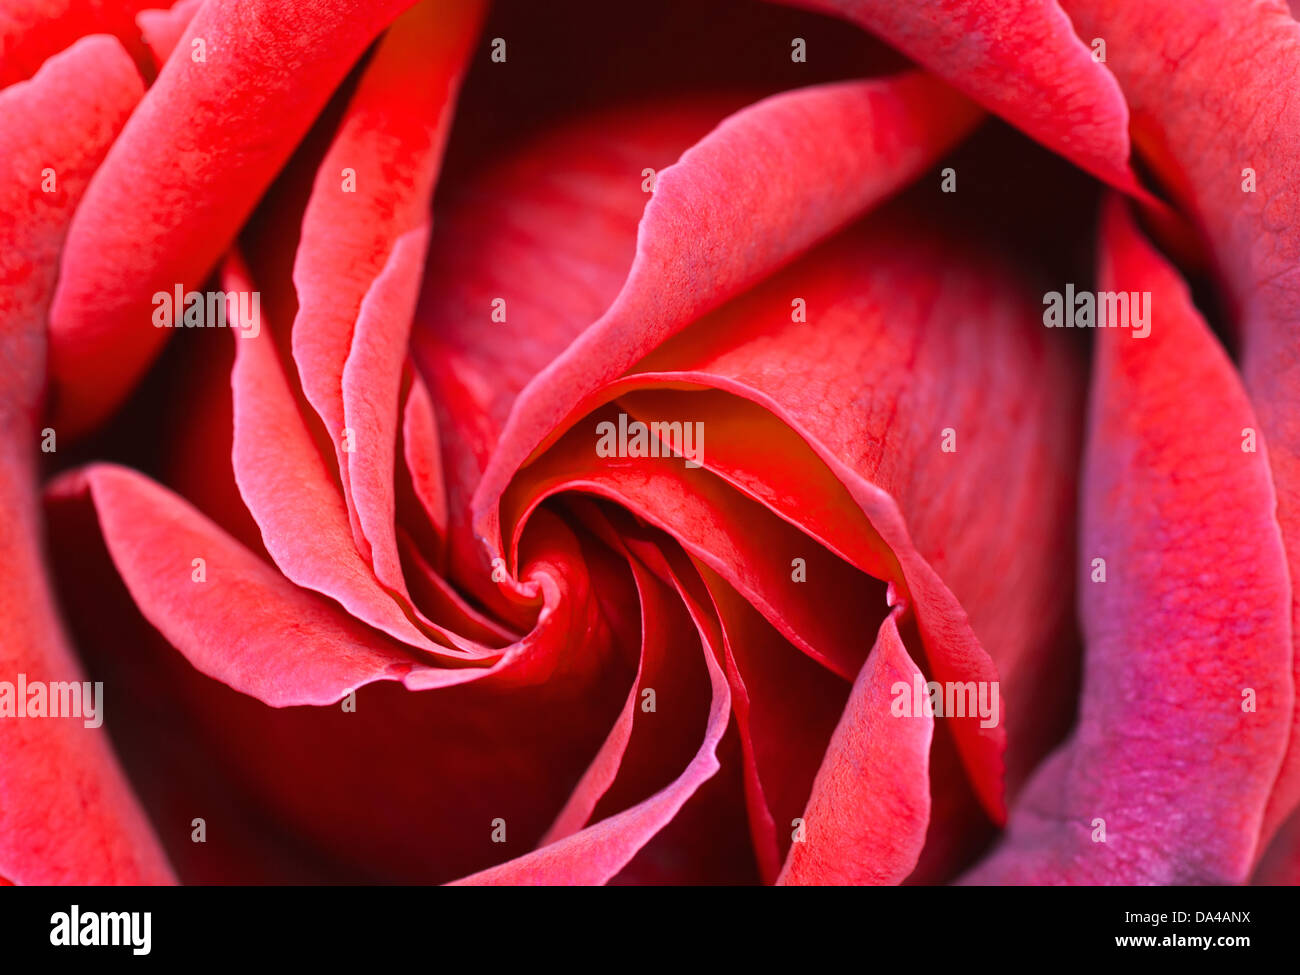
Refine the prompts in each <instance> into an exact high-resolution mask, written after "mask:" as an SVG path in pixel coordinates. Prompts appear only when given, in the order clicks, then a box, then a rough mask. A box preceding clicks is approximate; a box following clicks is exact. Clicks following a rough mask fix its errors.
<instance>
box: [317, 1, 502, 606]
mask: <svg viewBox="0 0 1300 975" xmlns="http://www.w3.org/2000/svg"><path fill="white" fill-rule="evenodd" d="M482 12H483V11H482V5H481V4H479V3H463V2H460V0H452V2H445V0H425V2H423V3H421V4H419V5H417V6H416V7H414V8H412V9H411V10H410V11H409V12H408V13H406V14H405V15H404V16H402V17H401V18H399V19H398V20H397V21H396V22H395V23H394V24H393V27H392V28H391V29H390V30H389V32H388V33H387V34H386V35H385V38H384V40H383V42H382V43H381V44H380V45H379V48H378V50H377V51H376V52H375V56H374V58H373V59H372V60H371V62H370V64H369V65H368V66H367V68H366V72H365V74H364V76H363V77H362V79H361V82H360V84H359V86H358V88H357V92H356V94H355V95H354V96H353V98H352V101H351V103H350V104H349V105H348V108H347V112H346V114H345V115H344V118H343V122H342V123H341V125H340V127H339V131H338V134H337V135H336V136H335V138H334V142H333V145H331V147H330V149H329V152H328V153H326V155H325V158H324V159H323V160H322V162H321V165H320V168H319V170H318V171H317V175H316V182H315V185H314V187H313V190H312V195H311V199H310V200H309V201H308V204H307V209H306V212H305V214H304V215H303V224H302V238H301V242H300V244H299V247H298V252H297V256H296V258H295V261H294V271H293V281H294V285H295V287H296V288H297V292H298V313H297V316H296V317H295V319H294V323H293V333H292V334H293V355H294V361H295V362H296V363H297V366H298V374H299V377H300V379H301V382H302V389H303V393H304V395H305V396H306V397H307V400H308V401H309V402H310V403H311V404H312V406H313V407H314V409H315V410H316V412H317V414H318V415H319V416H320V418H321V421H322V422H323V423H324V426H325V431H326V435H327V436H328V437H329V438H330V439H331V440H332V441H333V442H334V447H335V452H336V458H337V463H338V466H339V470H340V476H341V480H342V486H343V492H344V497H345V498H346V499H347V502H348V513H349V518H350V521H351V524H352V528H353V534H354V535H355V536H356V538H357V543H358V546H359V547H360V548H361V549H362V550H363V552H364V553H365V554H366V556H367V557H368V558H369V556H370V547H371V546H372V545H376V544H377V545H379V546H380V547H379V551H378V552H376V553H375V554H376V557H377V558H378V559H379V560H380V564H379V565H377V566H376V569H377V572H378V574H379V577H380V579H381V580H383V581H384V582H385V583H386V584H388V585H394V580H393V576H392V570H393V567H394V564H395V562H396V551H395V545H394V543H393V542H392V539H391V537H388V535H382V536H381V535H379V534H378V533H379V532H380V531H381V529H380V526H381V525H385V524H391V521H392V517H391V511H390V510H389V506H390V505H391V504H392V501H391V498H388V499H385V497H384V494H385V492H384V491H383V490H382V489H377V488H376V486H375V485H376V484H383V483H391V479H392V456H391V449H392V444H393V442H394V441H395V437H396V424H397V418H396V413H395V395H396V394H395V392H394V390H393V389H392V388H391V387H393V386H394V385H395V384H397V383H399V381H400V378H401V369H402V363H403V361H404V357H403V356H400V355H399V354H398V352H399V350H402V349H404V348H405V346H406V341H407V334H408V330H409V328H410V322H411V310H412V309H411V307H409V306H410V305H413V304H414V298H415V294H416V293H417V291H418V288H419V272H420V269H421V266H422V264H423V260H424V252H425V247H426V244H427V234H421V233H416V231H417V229H418V228H419V227H421V226H423V225H425V224H426V222H427V219H428V216H427V215H428V210H429V201H430V198H431V196H432V194H433V187H434V184H435V182H436V180H437V175H438V169H439V166H440V163H441V159H442V151H443V145H444V143H445V142H446V137H447V131H448V129H449V127H450V124H451V117H452V112H453V108H454V106H455V100H456V93H457V89H458V88H459V85H460V77H461V74H462V72H463V70H464V68H465V62H466V59H467V58H468V56H469V51H470V48H471V46H472V45H473V43H474V39H475V37H476V36H477V34H478V30H479V23H480V21H481V20H482ZM402 240H406V241H407V244H406V245H405V247H403V246H402V245H401V244H400V242H401V241H402ZM381 281H382V282H383V283H382V284H381ZM408 291H409V301H408V299H407V292H408ZM359 315H360V316H364V317H365V322H364V326H365V327H364V329H363V323H362V322H359V321H358V316H359ZM372 343H379V344H380V346H381V347H382V348H383V349H384V350H386V351H387V353H388V354H386V355H383V354H379V353H374V352H371V351H368V347H369V346H370V345H371V344H372ZM349 349H351V350H352V354H351V360H350V359H349ZM363 356H365V357H366V362H365V363H364V364H363V362H362V361H361V359H362V357H363ZM349 369H350V370H351V376H350V377H349V376H347V375H346V373H347V371H348V370H349ZM372 384H379V385H380V386H381V388H385V389H386V390H387V391H386V392H384V393H379V392H378V391H375V392H372V393H370V394H369V395H368V396H367V395H366V394H364V390H365V389H366V388H368V387H369V386H371V385H372ZM348 400H350V401H351V406H352V408H353V410H354V411H355V410H356V409H358V408H365V407H364V406H363V404H365V403H369V404H370V409H369V420H368V421H367V427H366V429H364V430H361V429H355V430H354V429H352V428H351V426H350V425H349V419H350V418H349V417H348V416H347V414H348V404H347V401H348ZM381 403H382V404H383V407H382V410H380V409H379V407H380V404H381ZM390 403H391V405H390ZM345 429H346V430H349V431H350V432H351V433H352V434H353V436H351V437H348V436H347V435H346V434H345V432H344V431H345ZM358 438H360V439H359V440H358ZM345 440H348V441H350V443H349V444H347V446H350V447H352V448H354V451H353V452H352V453H350V454H349V453H347V452H346V450H345V443H344V441H345ZM354 471H355V472H356V474H357V475H358V476H360V477H362V478H368V479H369V481H370V482H371V484H370V486H369V488H368V489H364V498H365V501H366V505H365V510H364V511H363V510H359V504H358V501H357V499H355V498H354V497H353V485H352V478H353V473H354ZM367 535H369V536H370V537H369V538H367Z"/></svg>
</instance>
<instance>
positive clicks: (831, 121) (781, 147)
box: [474, 75, 975, 539]
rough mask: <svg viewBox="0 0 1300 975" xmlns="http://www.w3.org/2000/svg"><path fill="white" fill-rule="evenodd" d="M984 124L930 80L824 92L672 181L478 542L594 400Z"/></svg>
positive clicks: (741, 135) (551, 376)
mask: <svg viewBox="0 0 1300 975" xmlns="http://www.w3.org/2000/svg"><path fill="white" fill-rule="evenodd" d="M974 120H975V115H974V114H973V112H972V110H971V108H970V106H969V105H967V104H966V103H965V102H964V101H961V100H960V99H958V98H957V97H956V96H955V95H953V94H951V93H950V92H948V91H947V90H946V89H945V88H943V87H941V86H939V85H938V84H937V83H936V82H934V81H932V80H930V79H928V78H926V77H924V76H921V75H907V76H904V77H902V78H899V79H896V80H890V81H884V82H856V83H846V84H836V85H820V86H816V87H813V88H807V89H803V90H799V91H794V92H789V93H786V94H783V95H777V96H775V97H773V98H769V99H766V100H764V101H762V102H759V103H758V104H756V105H753V106H751V107H749V108H748V109H745V110H744V111H741V112H739V113H737V114H736V115H734V116H731V117H730V118H729V119H727V120H726V121H725V122H724V123H723V124H722V125H721V126H719V127H718V128H717V129H716V130H715V131H714V132H712V133H711V134H710V135H709V136H707V137H706V138H705V139H703V140H702V141H701V142H700V143H698V144H697V145H696V146H694V147H693V148H692V149H691V150H689V151H688V152H687V153H686V154H685V155H683V156H682V158H681V160H680V161H679V162H678V163H677V164H676V165H674V166H671V167H669V168H668V169H666V170H664V171H662V172H660V173H659V174H658V176H657V177H656V182H655V193H654V196H653V198H652V199H651V202H650V204H649V205H648V206H647V207H646V212H645V216H644V218H643V220H642V224H641V227H640V229H639V231H638V242H637V257H636V260H635V261H634V263H633V265H632V268H631V270H630V272H629V274H628V279H627V281H626V282H625V284H624V286H623V290H622V291H621V292H620V293H619V296H618V298H617V299H616V300H615V302H614V304H613V306H611V307H610V309H609V310H608V311H607V312H606V313H605V315H604V316H603V317H602V318H601V319H600V321H598V322H597V323H595V324H594V325H592V326H591V327H590V328H588V329H587V330H586V331H585V332H584V333H583V334H582V336H581V337H580V338H579V339H578V340H577V341H576V342H575V343H574V344H573V345H572V346H570V347H569V348H568V349H567V350H566V351H565V352H564V354H563V355H561V356H560V357H559V358H558V359H556V360H555V361H554V362H553V363H551V364H550V365H549V366H548V367H547V368H546V370H545V371H544V372H542V373H541V374H539V375H538V376H537V377H536V378H535V379H534V380H533V381H532V382H531V383H530V384H529V386H528V388H527V389H525V391H524V392H523V394H522V395H521V396H520V397H519V399H518V400H516V401H515V403H514V406H513V409H512V411H511V414H510V420H509V423H508V425H507V428H506V431H505V433H504V434H503V435H502V437H501V444H500V448H499V449H498V450H497V452H496V453H495V454H494V456H493V458H492V462H491V464H490V465H489V467H488V469H487V470H486V472H485V473H484V476H483V479H482V481H481V483H480V484H479V486H478V489H477V491H476V493H475V501H474V510H475V512H476V516H475V518H476V523H477V527H478V534H480V535H481V536H483V537H485V538H488V539H495V538H497V537H498V535H499V532H498V526H497V524H496V511H495V499H496V498H497V497H499V495H500V493H501V491H502V490H503V489H504V487H505V484H506V482H507V481H508V479H509V478H510V476H511V474H512V473H513V472H514V471H515V470H516V469H517V468H518V466H519V465H520V464H521V463H522V462H523V461H524V460H525V459H526V458H527V457H528V455H529V454H531V453H532V452H533V451H534V449H535V448H536V447H537V446H538V445H539V444H541V443H542V442H543V441H544V440H545V438H546V437H547V436H550V435H553V434H554V432H555V431H556V430H557V429H560V428H562V427H563V425H564V424H563V421H564V420H565V419H566V418H570V417H571V415H572V413H573V411H574V409H575V407H577V405H578V404H580V403H581V402H582V401H583V399H584V397H585V396H586V395H587V394H588V393H590V392H591V391H592V390H594V389H596V388H597V387H599V386H600V385H601V384H602V383H604V382H607V381H609V380H611V379H613V378H615V377H616V376H618V374H619V373H621V372H622V371H623V370H624V369H626V368H627V367H628V366H630V365H632V363H633V362H635V361H636V360H637V359H638V358H640V357H641V356H642V355H644V354H645V352H646V351H648V350H649V349H651V348H653V347H654V346H655V345H657V344H658V343H659V342H661V341H663V340H664V339H665V338H667V337H668V336H670V335H672V334H673V333H675V332H677V331H679V330H680V329H681V328H683V327H684V326H686V325H687V324H689V323H690V321H692V320H693V319H694V318H696V317H698V316H699V315H700V314H702V313H704V312H706V311H708V310H710V309H712V308H714V307H717V306H718V305H719V304H721V303H722V302H723V301H725V300H726V299H728V298H730V297H731V296H733V295H734V294H736V293H737V292H739V291H740V290H742V289H743V288H745V287H747V286H749V285H750V284H752V283H754V282H755V281H757V280H759V279H760V278H762V277H763V276H764V275H766V274H768V273H770V272H771V271H772V270H774V269H775V268H776V267H778V266H779V265H781V264H782V263H784V262H786V261H788V260H789V259H791V258H792V257H794V256H796V255H797V254H798V253H799V252H800V251H802V250H804V249H805V248H807V247H809V246H810V245H812V244H813V243H814V242H816V241H817V240H818V239H819V238H821V237H824V236H825V235H827V234H828V233H830V232H831V231H833V230H834V229H836V228H837V227H838V226H840V225H842V224H843V223H845V222H846V221H848V220H849V219H851V218H852V217H853V216H855V215H857V214H858V213H860V212H861V211H862V210H864V209H866V208H867V207H869V206H871V205H872V204H874V203H876V202H877V201H879V200H880V199H881V198H882V197H884V196H886V195H888V194H889V193H891V192H893V191H894V190H896V189H897V188H898V187H899V186H901V185H903V184H904V183H905V182H907V181H908V180H909V179H910V178H911V177H912V176H914V175H915V174H916V173H917V172H919V171H920V170H921V169H922V168H923V167H924V166H926V165H928V164H929V162H930V161H932V160H933V159H934V158H936V157H937V156H938V155H939V154H940V153H942V152H943V151H944V150H945V149H947V148H948V147H949V146H951V145H952V144H953V143H954V142H955V141H956V140H957V139H959V138H960V137H961V136H962V135H964V134H965V133H966V132H967V131H968V130H969V128H970V126H971V125H972V124H973V122H974ZM864 133H871V136H872V137H871V138H870V139H866V138H864V137H863V134H864ZM738 187H741V188H743V189H737V188H738ZM633 323H635V325H634V324H633Z"/></svg>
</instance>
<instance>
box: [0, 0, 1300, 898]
mask: <svg viewBox="0 0 1300 975" xmlns="http://www.w3.org/2000/svg"><path fill="white" fill-rule="evenodd" d="M609 6H610V5H602V4H596V3H591V2H577V0H572V2H565V3H561V4H554V5H546V6H545V9H534V8H535V7H537V8H540V7H541V5H531V4H527V3H522V2H505V0H503V2H500V3H498V4H497V5H495V6H493V7H492V8H491V9H488V8H487V7H486V6H485V5H482V4H479V3H476V2H469V0H436V2H435V0H422V2H419V3H415V4H412V3H410V2H409V0H407V2H359V0H334V2H331V3H325V4H319V3H318V4H300V5H293V6H289V5H283V4H275V3H270V2H264V0H207V2H205V3H198V2H197V0H181V2H180V3H178V4H176V6H174V7H173V8H171V9H170V10H166V11H159V10H142V9H141V4H139V3H123V4H121V5H119V6H118V7H116V8H114V9H112V10H109V8H108V6H107V5H104V4H99V3H89V2H87V3H79V2H73V0H63V2H61V3H60V2H49V3H44V2H42V3H35V4H31V5H29V6H27V7H24V8H22V9H21V10H19V11H18V12H16V13H0V84H3V85H4V86H5V87H3V89H0V199H2V205H0V212H2V213H3V214H4V215H5V219H4V224H3V228H4V237H3V239H2V241H0V242H2V243H3V244H4V247H3V248H2V249H0V303H2V304H0V321H2V322H3V326H2V330H0V350H3V353H4V361H5V363H6V364H7V366H8V376H9V378H8V380H7V381H6V384H5V386H4V392H3V394H0V421H2V425H0V430H2V431H3V436H4V440H3V446H4V459H5V461H6V463H5V464H4V466H3V468H2V469H0V492H2V495H0V503H2V504H3V506H4V510H5V512H6V513H7V515H8V517H7V518H6V519H3V520H2V521H0V524H2V525H3V526H4V527H3V528H0V532H3V534H2V535H0V549H2V550H3V552H4V554H5V556H6V558H5V559H4V560H3V563H2V564H3V569H2V570H0V571H2V572H3V573H4V576H3V578H0V593H3V594H4V595H3V596H0V600H2V603H0V626H3V630H2V631H0V756H2V760H0V877H3V878H4V879H6V880H8V881H10V882H14V883H91V884H99V883H168V882H173V881H182V882H213V881H217V882H222V881H224V882H230V881H234V882H284V881H381V882H439V883H441V882H451V881H456V882H466V883H552V884H557V883H577V884H592V883H607V882H616V883H659V882H673V883H691V882H733V883H743V882H764V883H795V884H807V883H851V884H859V883H871V884H876V883H882V884H883V883H902V882H908V883H938V882H948V881H961V882H967V883H991V884H1002V883H1030V884H1042V883H1053V884H1059V883H1066V884H1070V883H1076V884H1090V883H1109V884H1139V883H1177V884H1186V883H1242V882H1247V881H1250V880H1252V879H1254V880H1257V881H1261V882H1288V883H1289V882H1294V881H1295V879H1296V874H1297V870H1300V857H1298V856H1297V852H1298V851H1297V843H1298V842H1300V825H1298V822H1300V820H1297V817H1296V816H1295V815H1294V811H1295V807H1296V805H1297V802H1300V731H1298V730H1297V729H1296V713H1297V712H1296V707H1295V704H1296V702H1295V677H1294V668H1295V657H1296V655H1295V650H1294V633H1293V629H1294V626H1293V618H1294V614H1295V608H1294V607H1295V598H1294V596H1293V593H1292V583H1291V579H1292V578H1296V577H1298V572H1300V565H1296V564H1295V563H1296V560H1297V557H1298V556H1297V554H1296V553H1300V497H1298V496H1297V492H1298V491H1300V431H1297V429H1296V428H1295V424H1294V421H1293V420H1292V417H1293V416H1294V415H1296V410H1297V407H1300V404H1293V403H1292V400H1293V399H1294V398H1295V397H1296V396H1297V395H1300V392H1297V391H1300V376H1296V375H1293V374H1292V373H1293V370H1295V369H1297V368H1300V366H1297V365H1296V363H1298V362H1300V358H1297V357H1296V356H1295V355H1294V354H1293V352H1292V351H1291V349H1290V344H1289V330H1290V328H1291V319H1292V318H1293V317H1294V316H1295V312H1294V310H1293V309H1294V308H1296V307H1300V304H1298V303H1297V301H1296V300H1295V299H1296V298H1297V295H1296V294H1295V284H1294V282H1295V281H1296V280H1300V279H1297V278H1296V276H1295V275H1294V274H1293V273H1292V272H1293V271H1294V269H1295V267H1296V266H1297V264H1296V261H1297V257H1298V256H1300V255H1297V253H1296V252H1297V250H1300V244H1297V243H1296V241H1297V240H1300V237H1296V234H1295V232H1294V230H1293V224H1294V223H1295V217H1296V210H1297V203H1298V201H1297V198H1296V193H1298V192H1300V191H1298V190H1295V189H1293V186H1294V185H1296V183H1295V180H1294V178H1293V176H1294V174H1293V172H1292V167H1293V163H1292V162H1291V154H1293V145H1292V143H1293V141H1294V136H1292V135H1291V132H1290V128H1291V123H1292V121H1293V116H1294V115H1295V114H1296V113H1297V112H1300V108H1297V107H1295V105H1293V104H1292V99H1291V89H1292V87H1293V86H1294V85H1295V84H1296V83H1297V82H1296V80H1295V79H1294V78H1293V75H1294V74H1295V68H1294V65H1295V64H1296V63H1297V62H1296V54H1297V51H1296V48H1297V47H1298V46H1300V27H1298V26H1297V24H1296V23H1295V21H1294V20H1293V19H1292V18H1291V16H1290V14H1289V13H1288V11H1287V10H1286V9H1285V8H1284V7H1283V6H1281V5H1280V4H1278V3H1263V2H1260V3H1246V2H1228V0H1224V2H1222V3H1210V2H1204V3H1201V2H1197V3H1192V4H1187V3H1174V2H1172V0H1145V2H1142V3H1125V4H1121V3H1119V2H1118V0H1116V2H1110V0H1066V2H1064V3H1062V4H1061V5H1059V6H1058V4H1057V3H1056V2H1053V0H1013V2H1001V3H994V2H986V0H965V2H957V0H931V2H925V3H920V2H917V3H911V4H898V3H895V2H892V0H814V2H810V3H807V4H804V6H808V7H811V8H812V10H811V11H809V10H797V9H790V8H787V7H783V6H777V5H770V4H755V3H750V2H741V0H735V2H722V0H717V2H710V3H707V4H699V3H686V2H670V3H666V4H664V5H662V6H654V7H651V8H649V9H641V8H640V7H637V8H636V9H634V10H633V9H629V10H627V11H622V10H614V9H606V8H607V7H609ZM1063 8H1064V9H1063ZM841 18H842V19H841ZM845 21H849V22H851V23H845ZM853 24H856V25H857V27H856V28H855V27H854V26H852V25H853ZM857 28H862V29H863V30H865V32H867V33H863V32H860V31H859V30H858V29H857ZM868 34H870V35H875V38H876V39H872V38H871V37H869V36H868ZM1261 52H1262V53H1261ZM908 60H910V61H911V62H912V63H911V64H909V63H907V62H908ZM1274 75H1276V77H1275V76H1274ZM1296 121H1300V119H1298V120H1296ZM1130 134H1131V137H1132V142H1133V145H1134V146H1135V147H1136V151H1135V152H1134V153H1133V156H1134V159H1133V160H1131V159H1130ZM1135 160H1140V161H1141V166H1140V168H1135V166H1136V162H1135ZM1189 282H1190V285H1189ZM1044 326H1049V327H1044ZM1067 327H1068V328H1070V329H1079V328H1089V329H1095V332H1094V331H1077V330H1071V331H1064V330H1062V329H1065V328H1067ZM177 330H181V331H183V333H184V334H179V335H178V334H175V333H176V332H177ZM42 502H43V503H42ZM1080 671H1081V674H1080ZM1076 702H1077V703H1076ZM110 736H111V738H110Z"/></svg>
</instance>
